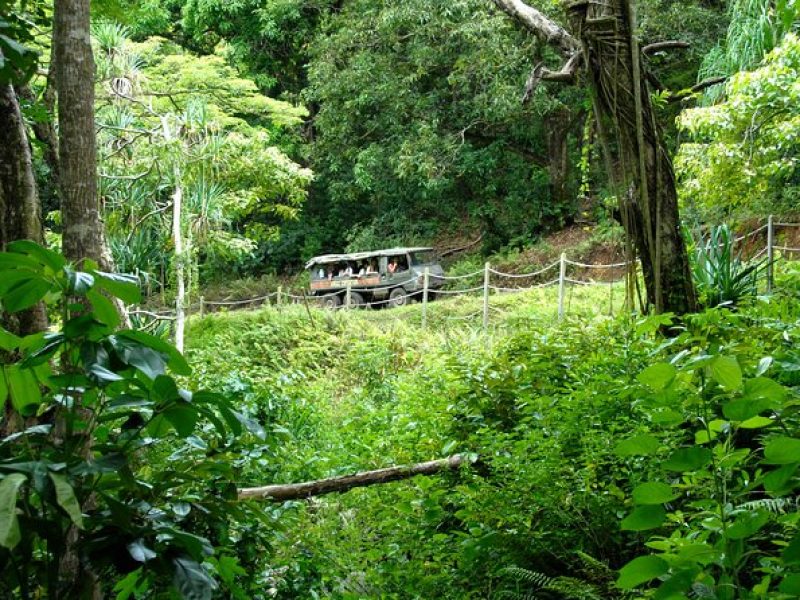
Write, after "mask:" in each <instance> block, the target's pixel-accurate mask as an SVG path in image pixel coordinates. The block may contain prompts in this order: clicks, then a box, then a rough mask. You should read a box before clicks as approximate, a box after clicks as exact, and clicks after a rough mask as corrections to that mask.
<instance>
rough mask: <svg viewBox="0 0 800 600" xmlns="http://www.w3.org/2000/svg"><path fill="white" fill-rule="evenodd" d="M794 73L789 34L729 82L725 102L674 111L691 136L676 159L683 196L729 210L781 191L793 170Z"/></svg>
mask: <svg viewBox="0 0 800 600" xmlns="http://www.w3.org/2000/svg"><path fill="white" fill-rule="evenodd" d="M798 74H800V40H799V39H798V38H797V36H796V35H794V34H791V33H790V34H787V35H786V37H785V38H784V39H783V42H782V43H781V45H780V46H779V47H778V48H776V49H775V50H774V51H773V52H771V53H770V54H769V55H768V56H767V58H766V59H765V61H764V62H763V63H762V66H760V67H759V68H758V69H756V70H754V71H751V72H750V71H743V72H740V73H738V74H736V75H734V76H733V77H732V78H731V80H730V81H729V82H728V84H727V89H726V91H727V100H726V101H725V102H723V103H722V104H718V105H714V106H709V107H704V108H696V109H691V110H686V111H684V112H683V113H682V114H681V116H680V119H679V123H680V126H681V128H683V129H684V130H685V131H686V132H688V133H689V134H690V136H691V137H692V138H693V141H692V142H690V143H685V144H683V145H682V146H681V148H680V151H679V154H678V157H677V159H676V165H677V168H678V171H679V174H680V175H681V176H682V177H681V179H682V187H681V190H682V195H683V196H684V197H685V198H686V199H691V200H692V201H694V202H696V203H698V204H700V205H702V206H704V207H705V208H706V209H712V210H714V209H717V210H718V209H722V210H730V209H731V208H737V207H744V206H746V205H747V204H753V203H754V202H761V203H762V206H764V204H763V201H762V200H761V199H762V198H764V199H767V201H768V202H769V201H770V200H772V199H775V198H778V197H780V195H781V194H782V193H784V191H785V187H786V185H785V184H786V183H787V182H791V181H793V180H792V176H793V174H794V173H796V169H797V162H796V158H795V156H796V154H797V144H798V139H800V137H799V134H800V119H798V115H799V114H800V113H798V106H800V89H798V86H797V85H796V82H797V79H798ZM772 201H774V200H772ZM769 206H770V205H769V204H768V203H767V204H766V210H769Z"/></svg>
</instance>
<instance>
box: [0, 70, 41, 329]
mask: <svg viewBox="0 0 800 600" xmlns="http://www.w3.org/2000/svg"><path fill="white" fill-rule="evenodd" d="M0 140H2V142H1V143H0V249H5V247H6V244H8V243H9V242H13V241H14V240H32V241H34V242H39V243H41V242H42V224H41V219H40V217H39V213H40V208H39V196H38V194H37V191H36V181H35V179H34V176H33V163H32V159H31V150H30V145H29V144H28V136H27V133H26V131H25V123H24V122H23V120H22V114H21V113H20V110H19V101H18V99H17V95H16V93H15V92H14V88H13V87H11V85H8V84H6V85H0ZM3 326H4V327H6V328H8V329H11V330H12V331H14V332H15V333H17V334H19V335H27V334H29V333H34V332H37V331H42V330H44V329H46V328H47V315H46V314H45V310H44V305H42V304H38V305H36V306H35V307H34V308H32V309H31V310H26V311H22V312H19V313H15V314H13V315H5V316H4V318H3Z"/></svg>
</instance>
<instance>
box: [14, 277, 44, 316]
mask: <svg viewBox="0 0 800 600" xmlns="http://www.w3.org/2000/svg"><path fill="white" fill-rule="evenodd" d="M50 287H51V286H50V282H49V281H47V280H46V279H44V278H42V277H32V278H28V279H25V280H24V281H22V282H21V283H19V284H18V285H16V286H14V287H13V288H12V289H10V290H8V291H7V292H6V293H5V295H4V296H3V298H2V300H3V307H4V308H5V309H6V310H7V311H8V312H12V313H14V312H19V311H21V310H25V309H26V308H30V307H31V306H33V305H34V304H36V303H37V302H40V301H41V300H42V299H43V298H44V297H45V296H46V295H47V292H49V291H50Z"/></svg>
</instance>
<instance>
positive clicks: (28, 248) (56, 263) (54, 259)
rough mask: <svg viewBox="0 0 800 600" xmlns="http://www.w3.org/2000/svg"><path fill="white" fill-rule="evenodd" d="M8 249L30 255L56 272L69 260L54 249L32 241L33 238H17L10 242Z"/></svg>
mask: <svg viewBox="0 0 800 600" xmlns="http://www.w3.org/2000/svg"><path fill="white" fill-rule="evenodd" d="M7 249H8V251H9V252H16V253H19V254H25V255H27V256H30V257H31V258H33V259H34V260H36V261H37V262H39V263H40V264H41V265H43V266H46V267H50V269H51V270H53V271H56V272H58V271H60V270H61V269H63V268H64V267H65V266H66V264H67V261H66V259H65V258H64V257H63V256H61V255H60V254H58V253H56V252H53V251H52V250H48V249H47V248H44V247H42V246H40V245H39V244H37V243H36V242H32V241H31V240H16V241H14V242H11V243H10V244H8V246H7Z"/></svg>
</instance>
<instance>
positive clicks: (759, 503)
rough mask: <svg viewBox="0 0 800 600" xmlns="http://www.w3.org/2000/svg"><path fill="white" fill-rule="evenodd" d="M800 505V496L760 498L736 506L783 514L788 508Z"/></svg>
mask: <svg viewBox="0 0 800 600" xmlns="http://www.w3.org/2000/svg"><path fill="white" fill-rule="evenodd" d="M798 507H800V496H795V497H794V498H761V499H759V500H751V501H750V502H745V503H743V504H740V505H739V506H738V507H737V508H743V509H745V510H759V509H762V510H768V511H769V512H771V513H775V514H779V515H781V514H784V513H786V512H788V511H790V510H796V509H797V508H798Z"/></svg>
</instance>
